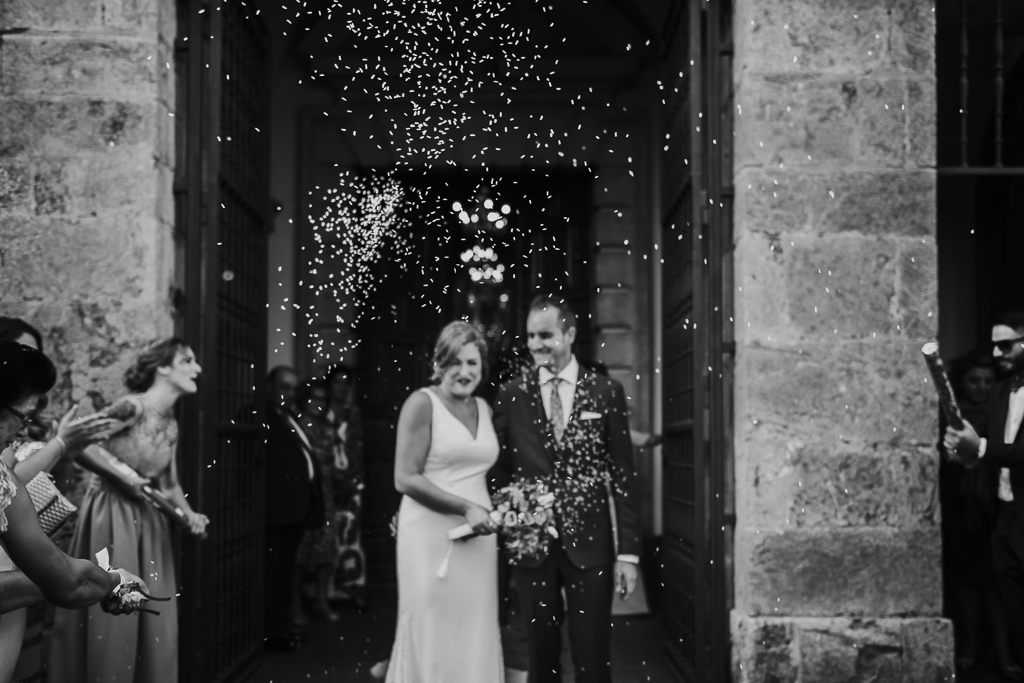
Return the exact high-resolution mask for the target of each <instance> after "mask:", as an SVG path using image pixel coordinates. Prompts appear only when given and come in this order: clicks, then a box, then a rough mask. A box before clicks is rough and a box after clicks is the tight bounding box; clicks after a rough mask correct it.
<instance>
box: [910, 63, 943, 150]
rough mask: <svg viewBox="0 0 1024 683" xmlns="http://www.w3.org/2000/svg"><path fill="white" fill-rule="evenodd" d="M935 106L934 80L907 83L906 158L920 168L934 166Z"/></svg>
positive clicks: (935, 137) (936, 132)
mask: <svg viewBox="0 0 1024 683" xmlns="http://www.w3.org/2000/svg"><path fill="white" fill-rule="evenodd" d="M936 111H937V105H936V103H935V80H934V79H920V80H910V81H908V82H907V112H908V117H907V118H908V128H909V130H910V135H909V142H908V150H907V157H908V160H909V161H911V162H913V163H915V164H917V165H918V166H919V167H921V168H932V167H934V166H935V164H936V151H935V148H936V145H937V144H938V135H939V134H938V127H937V126H938V120H937V115H936Z"/></svg>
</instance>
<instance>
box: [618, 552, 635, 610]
mask: <svg viewBox="0 0 1024 683" xmlns="http://www.w3.org/2000/svg"><path fill="white" fill-rule="evenodd" d="M635 588H636V565H635V564H633V563H632V562H627V561H625V560H615V592H616V593H618V594H619V597H620V598H621V599H622V600H624V601H625V600H629V596H631V595H632V594H633V589H635Z"/></svg>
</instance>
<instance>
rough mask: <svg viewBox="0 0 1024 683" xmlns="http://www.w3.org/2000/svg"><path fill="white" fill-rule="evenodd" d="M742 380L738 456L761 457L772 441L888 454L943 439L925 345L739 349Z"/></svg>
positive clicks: (887, 342) (897, 342) (882, 342)
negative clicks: (924, 359) (939, 436)
mask: <svg viewBox="0 0 1024 683" xmlns="http://www.w3.org/2000/svg"><path fill="white" fill-rule="evenodd" d="M735 377H736V379H735V393H736V425H737V431H736V440H737V444H736V448H737V453H739V452H740V451H741V450H742V451H743V452H749V453H751V454H753V455H757V453H759V450H758V449H759V444H760V443H762V442H763V441H765V440H767V441H768V442H770V443H779V442H780V441H781V442H782V443H785V444H790V443H792V444H793V448H796V447H798V446H799V445H800V444H813V443H832V444H834V446H833V448H834V449H835V451H834V452H836V453H841V452H849V451H853V452H857V451H858V450H859V451H860V452H863V453H865V454H868V453H876V452H877V453H879V454H880V455H884V454H886V453H892V454H896V453H899V452H900V451H903V450H906V449H908V448H916V447H917V446H919V445H929V446H930V445H931V444H933V443H934V442H935V439H936V434H937V432H936V420H937V419H938V418H937V412H936V411H937V408H936V399H935V390H934V388H933V387H932V385H931V383H930V382H928V381H926V380H927V379H928V372H927V368H926V367H925V366H924V363H923V362H922V361H921V345H920V342H919V341H905V340H901V339H897V338H888V339H876V340H864V341H857V342H831V341H828V340H820V341H817V342H808V341H804V342H799V343H797V344H780V345H779V346H777V347H775V348H767V347H765V346H763V345H762V344H761V343H760V342H757V343H755V344H750V343H748V344H746V345H742V346H740V347H739V348H738V349H737V360H736V370H735ZM765 430H772V433H771V434H769V435H767V436H760V435H759V432H763V431H765ZM748 443H749V444H750V445H749V446H748V445H747V444H748ZM842 443H846V444H848V447H847V446H844V445H842ZM788 447H789V446H786V448H788ZM778 450H781V448H779V449H778ZM757 457H760V456H757Z"/></svg>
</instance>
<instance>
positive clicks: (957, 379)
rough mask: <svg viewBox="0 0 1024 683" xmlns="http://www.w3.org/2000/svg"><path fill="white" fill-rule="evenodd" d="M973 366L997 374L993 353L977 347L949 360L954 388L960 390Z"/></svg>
mask: <svg viewBox="0 0 1024 683" xmlns="http://www.w3.org/2000/svg"><path fill="white" fill-rule="evenodd" d="M971 368H984V369H986V370H991V371H992V372H993V374H995V373H996V361H995V359H994V358H993V357H992V354H990V353H988V352H987V351H984V350H981V349H975V350H973V351H970V352H968V353H965V354H964V355H962V356H957V357H956V358H954V359H953V360H951V361H949V383H950V384H952V385H953V389H954V390H957V391H959V389H960V384H961V382H962V381H963V379H964V376H965V375H967V373H968V372H970V370H971Z"/></svg>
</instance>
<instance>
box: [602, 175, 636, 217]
mask: <svg viewBox="0 0 1024 683" xmlns="http://www.w3.org/2000/svg"><path fill="white" fill-rule="evenodd" d="M593 188H594V189H593V193H594V206H598V207H606V206H615V207H630V206H633V204H634V203H635V201H636V198H635V196H634V194H635V192H636V180H635V179H634V178H633V176H631V175H629V167H628V166H625V165H622V166H603V167H601V168H598V169H597V172H596V173H595V174H594V185H593Z"/></svg>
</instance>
